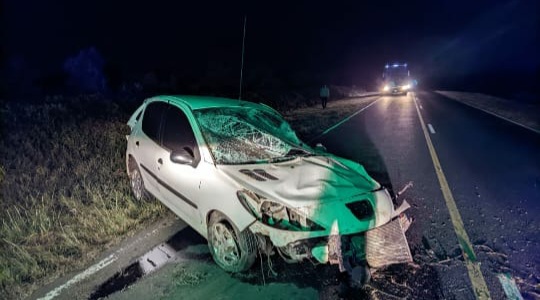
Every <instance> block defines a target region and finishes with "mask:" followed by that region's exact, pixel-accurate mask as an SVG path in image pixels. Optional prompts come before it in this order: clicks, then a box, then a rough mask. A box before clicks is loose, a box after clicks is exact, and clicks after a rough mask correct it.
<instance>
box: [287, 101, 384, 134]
mask: <svg viewBox="0 0 540 300" xmlns="http://www.w3.org/2000/svg"><path fill="white" fill-rule="evenodd" d="M375 98H376V96H374V97H365V98H348V99H341V100H336V101H330V102H328V105H327V106H326V108H325V109H323V108H322V106H321V104H320V103H317V104H316V105H313V106H310V107H303V108H299V109H295V110H291V111H288V112H286V113H285V114H284V116H285V119H287V121H288V122H289V123H290V124H291V126H292V128H293V129H294V130H295V131H296V132H297V133H298V137H300V138H301V139H302V140H303V141H305V142H309V140H311V139H313V138H315V137H317V136H318V135H320V134H322V133H323V132H324V131H325V130H326V129H328V128H329V127H331V126H332V125H334V124H337V123H338V122H339V121H341V120H343V119H344V118H346V117H348V116H350V115H351V114H353V113H355V112H356V111H358V110H360V109H362V108H364V107H366V106H368V105H369V104H371V103H372V102H373V101H374V100H375Z"/></svg>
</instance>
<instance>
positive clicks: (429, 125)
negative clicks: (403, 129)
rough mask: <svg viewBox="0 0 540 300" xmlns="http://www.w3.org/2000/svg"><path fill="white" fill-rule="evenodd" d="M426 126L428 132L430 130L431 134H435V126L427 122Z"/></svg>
mask: <svg viewBox="0 0 540 300" xmlns="http://www.w3.org/2000/svg"><path fill="white" fill-rule="evenodd" d="M427 127H428V128H429V132H431V134H435V128H433V125H431V124H429V123H428V124H427Z"/></svg>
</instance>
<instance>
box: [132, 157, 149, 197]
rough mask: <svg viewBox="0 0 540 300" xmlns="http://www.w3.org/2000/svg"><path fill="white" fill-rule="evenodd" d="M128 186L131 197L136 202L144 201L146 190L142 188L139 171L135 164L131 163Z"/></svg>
mask: <svg viewBox="0 0 540 300" xmlns="http://www.w3.org/2000/svg"><path fill="white" fill-rule="evenodd" d="M129 181H130V182H129V184H130V186H131V191H132V192H133V196H134V197H135V200H137V201H143V200H145V199H146V188H145V187H144V181H143V178H142V175H141V171H140V170H139V167H138V166H137V163H135V162H133V163H132V164H131V170H130V172H129Z"/></svg>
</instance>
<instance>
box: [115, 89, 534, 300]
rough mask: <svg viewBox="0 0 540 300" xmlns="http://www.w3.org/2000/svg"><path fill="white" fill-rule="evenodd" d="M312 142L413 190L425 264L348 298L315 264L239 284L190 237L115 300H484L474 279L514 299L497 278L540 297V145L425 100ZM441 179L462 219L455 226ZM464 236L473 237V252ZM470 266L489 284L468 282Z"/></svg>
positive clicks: (378, 106) (398, 101) (390, 271)
mask: <svg viewBox="0 0 540 300" xmlns="http://www.w3.org/2000/svg"><path fill="white" fill-rule="evenodd" d="M415 99H416V100H415ZM419 114H420V115H421V116H422V119H423V121H424V123H425V129H423V126H422V123H421V120H420V117H419ZM425 134H427V135H428V136H429V139H430V142H428V141H427V138H426V136H425ZM313 142H322V143H323V144H324V145H325V146H326V147H327V149H328V150H329V151H330V152H332V153H334V154H337V155H340V156H343V157H346V158H349V159H352V160H355V161H358V162H360V163H362V164H363V165H364V166H365V168H366V169H367V171H368V173H369V174H371V175H372V176H373V177H375V179H377V180H378V181H379V182H381V183H382V184H383V185H386V186H387V187H389V188H390V189H391V190H393V191H394V193H397V192H398V191H399V190H401V188H402V187H403V186H405V185H406V184H407V183H409V182H412V183H413V187H412V188H410V189H408V190H407V191H406V192H405V193H404V194H402V195H401V196H400V197H399V198H398V199H397V202H401V201H403V200H404V199H406V200H407V201H408V202H409V203H410V204H411V208H410V209H409V210H408V215H409V216H412V217H413V218H414V222H413V224H412V225H411V227H410V229H409V231H408V232H407V237H408V239H409V244H410V247H411V250H412V253H413V256H414V262H415V264H412V265H399V266H392V267H389V268H387V269H385V270H381V271H379V272H377V273H376V274H374V276H373V280H372V282H371V283H370V285H369V288H368V289H367V290H365V291H356V292H353V293H352V294H351V293H350V292H349V293H348V294H347V293H345V294H344V293H343V292H342V291H341V290H340V288H341V287H340V285H339V280H338V274H337V272H336V270H335V268H327V267H324V266H312V265H311V264H309V263H306V264H298V265H287V264H284V263H281V262H280V260H279V259H278V258H276V259H274V260H273V265H272V268H273V271H275V272H276V274H277V275H273V274H272V271H271V270H270V266H271V265H269V264H268V262H266V261H260V262H259V263H258V264H256V265H255V266H254V268H253V269H252V270H250V272H249V273H247V274H243V275H241V276H236V275H235V276H232V275H229V274H227V273H225V272H223V271H221V270H220V269H219V268H217V266H215V264H213V262H212V261H211V258H210V256H209V254H208V253H207V247H206V246H205V244H204V240H201V239H200V237H199V238H198V237H197V235H196V234H195V233H194V232H193V231H191V230H190V229H185V230H184V231H182V232H180V233H178V234H177V237H176V242H177V243H178V242H179V241H180V243H182V244H183V245H184V246H182V247H180V248H179V249H178V251H179V252H178V253H179V257H180V259H179V262H178V263H175V264H172V265H168V266H165V267H164V268H163V269H161V270H157V271H156V272H155V273H154V275H151V276H147V277H144V278H143V279H141V280H140V282H139V283H138V284H136V285H134V286H132V287H131V288H130V289H129V290H127V291H126V292H124V293H116V294H114V297H113V298H120V299H124V298H125V299H128V298H133V297H137V295H138V296H139V297H143V298H145V296H144V295H147V296H157V297H158V298H165V299H173V298H179V297H180V298H186V299H188V298H189V299H203V298H207V297H213V296H215V295H219V298H222V299H252V298H253V297H258V298H261V299H276V298H279V299H285V298H294V299H313V298H320V299H335V298H336V297H337V295H338V292H340V291H341V292H342V293H341V294H342V295H345V297H346V298H356V299H395V298H396V297H397V298H408V299H475V298H476V297H475V289H476V294H477V295H478V294H479V293H480V294H481V292H478V290H479V288H478V285H477V284H478V283H476V284H472V280H471V278H474V280H473V281H476V282H478V279H479V278H480V279H481V280H480V281H481V282H482V283H484V282H485V286H486V287H487V291H488V293H489V296H490V297H491V298H492V299H506V298H507V297H506V296H505V292H504V291H503V288H502V285H501V283H500V281H499V279H498V277H497V276H498V275H499V274H509V275H511V278H513V279H514V280H515V281H516V282H517V285H518V287H519V289H520V291H521V293H522V294H523V295H524V297H525V299H535V297H538V295H539V294H540V292H539V291H538V284H539V280H540V234H539V229H540V217H539V216H538V214H539V213H540V135H538V134H536V133H533V132H530V131H528V130H526V129H524V128H521V127H519V126H516V125H514V124H512V123H509V122H506V121H504V120H500V119H498V118H496V117H494V116H491V115H489V114H486V113H484V112H482V111H479V110H476V109H473V108H471V107H468V106H465V105H463V104H460V103H458V102H455V101H453V100H450V99H447V98H445V97H443V96H441V95H438V94H435V93H431V92H417V93H415V94H413V93H410V94H409V95H408V96H384V97H380V98H379V99H378V100H376V102H375V103H374V104H373V105H371V106H370V107H369V108H367V109H366V110H364V111H362V112H361V113H359V114H357V115H356V116H354V117H352V118H351V119H350V120H348V121H347V122H345V123H343V124H342V125H340V126H339V127H337V128H335V129H333V130H331V131H330V132H328V133H327V134H325V135H324V136H322V137H320V138H318V139H317V140H315V141H313ZM429 143H432V146H433V148H432V149H431V151H430V149H429V147H428V145H429ZM434 154H435V155H436V157H437V158H438V162H439V164H440V166H439V167H440V168H439V171H438V172H437V171H436V167H435V166H436V164H435V162H434V158H433V155H434ZM440 174H443V176H444V178H445V180H446V183H447V187H448V189H447V190H448V192H449V193H450V194H451V198H452V199H453V203H455V207H457V210H456V211H455V212H454V213H453V218H454V221H455V217H456V216H455V215H456V214H457V215H459V217H460V219H461V223H459V222H458V223H459V224H457V225H456V222H453V221H452V217H451V213H450V211H451V209H449V208H448V207H449V206H448V205H449V204H448V195H447V194H446V195H445V194H444V192H445V188H444V187H442V186H441V180H440ZM460 224H461V225H460ZM457 227H461V229H462V230H464V231H465V232H466V235H467V236H468V241H467V242H466V243H465V242H463V243H462V245H463V244H464V245H465V247H464V246H462V247H460V244H459V241H458V237H457V235H456V228H457ZM459 229H460V228H458V230H457V231H459ZM467 245H469V246H470V249H467ZM190 249H191V250H190ZM463 249H464V250H465V252H466V253H467V254H466V255H464V254H463V253H464V251H463ZM471 265H474V266H477V267H479V269H480V272H479V274H474V272H473V274H472V275H469V274H470V273H471V269H470V266H471ZM467 266H469V268H468V267H467ZM471 276H472V277H471ZM480 290H481V285H480ZM535 293H536V296H535Z"/></svg>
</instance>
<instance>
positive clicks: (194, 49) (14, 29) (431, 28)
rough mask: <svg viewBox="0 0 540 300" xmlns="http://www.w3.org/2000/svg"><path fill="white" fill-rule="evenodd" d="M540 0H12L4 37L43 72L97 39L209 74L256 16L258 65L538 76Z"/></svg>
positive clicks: (358, 76)
mask: <svg viewBox="0 0 540 300" xmlns="http://www.w3.org/2000/svg"><path fill="white" fill-rule="evenodd" d="M289 2H290V3H289ZM538 6H539V5H538V1H535V0H531V1H493V0H490V1H476V0H474V1H458V0H454V1H446V0H445V1H433V0H431V1H420V2H415V1H398V2H394V1H373V2H372V3H364V1H245V2H234V3H233V2H232V1H144V2H142V1H141V2H138V1H101V0H97V1H71V0H70V1H68V0H57V1H38V0H6V1H4V9H3V14H4V16H3V19H4V22H5V24H4V26H3V27H4V30H5V32H4V41H5V42H3V43H2V44H3V47H4V53H5V55H6V57H13V56H20V57H23V58H24V59H25V60H26V61H27V62H28V64H29V65H31V66H32V67H33V68H35V69H38V70H40V72H42V73H46V72H49V71H53V70H55V69H56V68H61V66H62V62H63V61H64V59H65V58H66V57H68V56H72V55H75V54H76V53H78V51H79V50H80V49H82V48H87V47H90V46H95V47H96V48H97V49H98V51H99V52H100V53H101V54H102V55H103V57H104V58H105V60H106V61H107V62H108V63H113V64H115V65H116V66H117V67H119V68H121V69H122V70H123V71H124V72H146V71H148V70H152V69H156V68H159V69H166V70H172V71H175V72H181V73H182V74H192V76H194V77H197V76H204V74H206V73H207V72H210V71H211V70H216V72H221V73H223V74H224V76H230V77H231V78H236V77H238V69H239V65H240V53H241V42H242V26H243V18H244V15H246V16H247V34H246V65H245V68H246V69H245V72H246V73H247V74H248V75H249V73H250V72H252V73H259V74H264V75H265V76H284V74H289V75H290V74H304V76H307V77H311V78H314V79H317V80H322V81H330V82H334V83H343V84H360V85H366V86H369V85H370V84H373V83H374V82H375V80H376V78H377V77H378V76H380V73H381V71H382V66H383V65H384V64H385V63H386V62H388V61H406V62H408V63H409V64H410V65H411V71H412V72H413V74H414V75H415V77H417V78H418V79H419V80H420V82H422V81H425V82H433V83H439V84H440V83H444V82H457V81H459V80H458V79H463V78H468V77H470V76H481V77H482V78H484V76H485V78H487V77H497V76H498V75H500V74H506V75H504V76H503V77H511V76H510V75H512V76H513V74H517V75H518V76H520V78H531V77H534V76H538V70H539V65H540V63H539V61H540V60H539V55H538V53H539V52H540V51H539V47H538V23H539V22H538V21H539V18H538V11H539V7H538ZM229 74H230V75H229ZM306 74H307V75H306ZM497 74H498V75H497ZM536 78H538V77H536Z"/></svg>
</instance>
